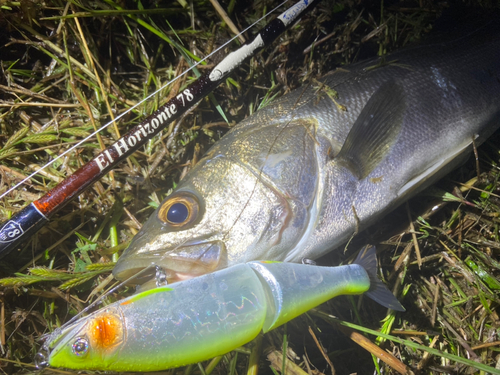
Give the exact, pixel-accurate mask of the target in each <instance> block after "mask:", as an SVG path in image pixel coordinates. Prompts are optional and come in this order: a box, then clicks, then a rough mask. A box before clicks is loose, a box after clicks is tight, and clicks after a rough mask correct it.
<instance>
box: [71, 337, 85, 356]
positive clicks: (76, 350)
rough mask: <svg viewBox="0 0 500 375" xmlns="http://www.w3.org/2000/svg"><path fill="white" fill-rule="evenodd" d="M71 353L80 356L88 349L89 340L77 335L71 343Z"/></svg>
mask: <svg viewBox="0 0 500 375" xmlns="http://www.w3.org/2000/svg"><path fill="white" fill-rule="evenodd" d="M72 348H73V354H74V355H76V356H78V357H82V356H84V355H85V354H87V352H88V351H89V342H88V340H87V339H84V338H83V337H78V338H77V339H76V340H75V342H74V343H73V346H72Z"/></svg>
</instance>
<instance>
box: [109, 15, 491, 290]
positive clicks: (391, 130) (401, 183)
mask: <svg viewBox="0 0 500 375" xmlns="http://www.w3.org/2000/svg"><path fill="white" fill-rule="evenodd" d="M448 39H449V38H448ZM318 81H319V82H316V81H314V80H313V81H312V82H310V83H308V84H307V85H305V86H304V87H302V88H299V89H297V90H296V91H294V92H292V93H290V94H288V95H286V96H284V97H282V98H281V99H278V100H275V101H274V102H272V103H271V104H269V105H268V106H267V107H265V108H264V109H262V110H260V111H259V112H257V113H256V114H255V115H253V116H251V117H249V118H247V119H246V120H244V121H242V122H241V123H240V124H238V125H237V126H236V127H234V128H233V129H232V130H231V131H230V132H229V133H228V134H226V135H225V136H224V137H223V138H222V139H221V140H220V141H218V142H217V143H216V144H215V145H214V146H213V147H212V148H211V150H209V152H208V153H207V155H206V156H205V157H204V158H203V159H202V160H201V161H200V162H199V163H198V164H197V165H196V166H195V167H194V168H193V169H192V170H191V171H190V173H188V175H187V176H186V177H185V178H184V179H183V180H182V181H181V182H180V183H179V185H178V187H177V189H176V190H175V191H174V193H173V196H182V195H183V194H192V195H194V196H195V197H196V199H197V203H196V204H197V205H199V207H201V209H200V210H199V215H198V217H196V218H193V219H192V220H191V221H189V222H188V221H186V222H185V223H175V224H172V223H168V222H166V221H165V220H162V219H163V218H162V217H161V215H160V216H159V214H158V212H159V211H156V212H155V213H153V214H152V215H151V217H150V218H149V220H148V221H147V222H146V224H145V225H144V226H143V228H142V229H141V231H140V233H139V234H138V235H137V236H136V237H135V238H134V239H133V241H132V243H131V245H130V246H129V248H128V249H127V250H126V251H125V252H124V254H123V255H122V256H121V258H120V260H119V262H118V264H117V266H116V268H115V270H114V275H115V277H117V278H118V279H121V280H124V279H127V278H128V277H130V276H131V275H133V274H134V273H135V272H137V271H138V270H140V269H142V268H144V267H148V266H150V265H151V264H155V265H158V266H161V267H163V268H165V269H166V270H167V275H168V277H167V278H168V279H169V281H176V280H178V279H182V278H189V277H193V276H197V275H200V274H203V273H206V272H211V271H213V270H216V269H221V268H224V267H227V266H230V265H233V264H237V263H242V262H247V261H251V260H256V259H268V260H284V261H291V262H299V261H300V260H301V259H303V258H309V259H316V258H318V257H320V256H322V255H324V254H325V253H327V252H328V251H331V250H332V249H334V248H335V247H338V246H340V245H341V244H342V243H344V242H345V241H346V240H348V239H349V238H350V237H351V236H352V235H353V234H354V233H355V232H357V231H358V230H359V229H363V228H366V227H367V226H368V225H370V224H372V223H373V222H374V221H376V220H377V219H379V218H380V217H381V216H382V215H384V214H385V213H387V212H388V211H389V210H391V209H393V208H394V207H395V206H397V205H398V204H400V203H401V202H402V201H404V200H405V199H408V198H409V197H411V196H412V195H414V194H416V193H417V192H418V191H420V190H422V189H423V188H425V187H427V186H429V185H430V184H431V183H432V182H434V181H436V180H437V179H438V178H440V177H442V176H443V175H444V174H446V173H447V172H449V171H451V170H452V169H453V168H455V167H456V166H458V165H459V164H460V163H462V162H463V161H464V160H465V158H466V157H467V156H468V155H470V151H471V150H472V143H473V140H474V141H475V144H476V145H479V144H480V143H481V142H483V141H484V140H485V139H486V138H487V137H488V136H489V135H491V133H492V132H493V131H494V130H495V129H497V128H498V126H499V124H500V122H499V118H500V116H499V113H500V38H499V32H498V26H496V25H492V24H490V25H487V26H485V27H482V28H481V29H478V30H476V31H475V32H472V33H470V34H468V35H467V36H466V37H461V38H455V40H452V41H449V40H448V41H446V42H442V43H433V44H422V45H420V46H417V47H414V48H411V49H406V50H402V51H399V52H396V53H394V54H391V55H388V56H385V57H384V58H377V59H372V60H369V61H365V62H361V63H358V64H354V65H351V66H346V67H342V68H339V69H337V70H335V71H333V72H332V73H329V74H327V75H326V76H324V77H323V78H322V79H320V80H318ZM322 84H323V85H324V87H322ZM333 95H336V98H332V96H333ZM344 109H345V110H344ZM171 199H174V198H171V197H167V198H166V199H165V201H164V202H162V205H161V206H165V205H167V207H168V205H169V204H170V203H169V202H171ZM199 259H203V260H204V261H203V262H199V261H198V260H199Z"/></svg>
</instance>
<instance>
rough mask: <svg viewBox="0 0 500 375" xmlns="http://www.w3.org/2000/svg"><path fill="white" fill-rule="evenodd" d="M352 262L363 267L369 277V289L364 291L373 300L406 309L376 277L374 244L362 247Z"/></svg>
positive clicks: (399, 309)
mask: <svg viewBox="0 0 500 375" xmlns="http://www.w3.org/2000/svg"><path fill="white" fill-rule="evenodd" d="M353 264H358V265H360V266H361V267H363V268H364V269H365V271H366V273H367V274H368V277H369V278H370V289H369V290H368V291H367V292H366V293H365V294H366V295H367V296H368V297H370V298H371V299H372V300H374V301H375V302H378V303H380V304H381V305H382V306H385V307H388V308H390V309H393V310H396V311H406V309H405V308H404V307H403V305H401V303H399V301H398V300H397V298H396V297H394V295H393V294H392V293H391V291H390V290H389V289H387V287H386V286H385V284H384V283H383V282H382V280H380V279H379V278H378V277H377V253H376V251H375V246H366V247H365V248H364V249H362V250H361V251H360V253H359V255H358V257H357V258H356V260H355V261H354V263H353Z"/></svg>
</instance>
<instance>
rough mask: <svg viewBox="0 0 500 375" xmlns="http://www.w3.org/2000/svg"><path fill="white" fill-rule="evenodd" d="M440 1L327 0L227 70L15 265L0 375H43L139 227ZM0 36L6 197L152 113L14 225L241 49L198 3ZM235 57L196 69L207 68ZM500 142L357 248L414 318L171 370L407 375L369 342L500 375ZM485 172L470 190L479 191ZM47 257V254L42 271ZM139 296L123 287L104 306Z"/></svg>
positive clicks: (29, 194) (41, 7)
mask: <svg viewBox="0 0 500 375" xmlns="http://www.w3.org/2000/svg"><path fill="white" fill-rule="evenodd" d="M221 5H222V6H223V8H225V9H229V8H233V9H234V10H233V11H232V12H230V13H229V16H230V18H231V19H232V20H233V21H234V22H235V24H236V26H237V27H238V28H239V29H243V28H245V27H246V26H248V25H249V24H251V23H252V22H254V21H255V20H257V19H258V18H259V17H261V16H262V15H263V14H265V13H266V11H269V10H270V9H272V8H273V7H274V6H276V5H277V2H271V1H269V2H265V1H255V2H253V3H252V4H251V5H246V2H235V1H231V2H228V3H222V4H221ZM480 5H481V6H487V5H488V4H487V3H484V4H480ZM441 6H443V5H442V4H432V3H428V2H426V1H423V2H417V1H415V2H413V1H410V2H406V3H405V5H404V7H403V6H402V5H400V4H399V3H391V4H384V3H379V2H377V3H371V5H367V4H364V8H363V7H362V6H361V5H355V4H354V3H353V2H349V1H340V2H335V3H332V2H329V1H326V0H324V1H323V2H322V3H320V4H319V5H318V7H317V8H316V9H315V10H314V12H313V13H312V14H311V15H309V16H306V17H304V18H303V19H302V21H301V22H300V23H298V24H297V25H295V26H293V27H292V28H291V29H290V30H289V31H287V33H286V34H285V36H283V37H282V38H280V39H279V41H278V42H276V43H275V44H274V45H273V46H272V47H271V48H269V49H267V50H266V51H264V52H263V53H262V54H260V55H258V56H256V57H254V58H253V59H252V60H251V61H250V62H249V63H248V64H246V65H245V66H244V67H243V68H242V69H240V70H239V71H238V72H236V73H235V74H233V75H232V76H231V79H228V80H227V81H226V83H225V84H223V85H221V86H220V87H219V88H218V89H217V90H216V91H215V92H214V95H213V98H212V99H211V100H209V99H206V100H203V101H201V102H200V103H199V104H198V105H197V106H196V108H195V109H194V110H193V111H192V112H190V113H189V114H188V115H187V116H185V117H184V118H183V119H182V120H180V121H179V122H177V123H176V124H175V126H172V127H171V128H169V129H167V130H165V131H164V132H163V133H162V134H161V135H159V136H158V137H156V138H155V139H154V140H152V141H151V142H150V143H149V144H148V145H147V147H144V148H143V149H141V150H140V151H137V152H136V153H134V154H133V156H131V157H130V158H129V159H128V160H127V161H126V162H123V163H122V164H120V165H119V166H118V167H117V168H115V169H114V171H113V172H112V173H110V174H108V175H107V176H104V177H103V178H102V179H101V181H100V182H98V183H96V184H95V185H94V186H93V187H92V188H91V189H89V190H88V191H87V192H86V193H84V194H82V195H81V196H80V197H78V198H77V199H76V200H74V201H73V202H71V203H70V204H68V205H67V206H66V207H65V208H64V209H62V210H61V211H60V212H59V213H58V214H57V215H56V217H55V218H54V219H53V220H52V221H51V222H50V224H48V225H46V226H45V227H44V228H43V229H42V230H41V231H40V232H39V233H38V234H37V235H35V236H33V238H32V239H31V240H30V241H29V242H28V243H26V244H24V249H23V251H22V252H21V253H20V254H19V256H18V257H16V261H15V262H13V264H7V263H6V262H2V263H1V264H0V268H2V275H3V276H5V277H6V278H4V279H3V285H4V287H3V288H2V289H1V291H0V309H1V311H0V313H1V320H2V321H1V327H0V328H1V331H0V340H1V357H2V359H0V370H1V371H3V372H4V373H7V374H11V373H29V372H32V371H33V366H32V364H33V358H34V355H35V353H36V350H37V341H36V340H37V339H39V338H40V337H41V336H42V335H43V334H44V333H47V332H50V331H52V330H53V329H54V328H55V327H57V326H59V325H61V324H62V323H63V322H64V321H67V320H69V318H71V316H73V315H74V314H75V313H76V312H78V311H81V310H82V309H83V308H84V307H85V306H86V305H87V304H89V303H90V302H92V301H93V300H95V299H96V298H98V297H99V296H101V295H102V294H104V293H106V291H107V290H108V289H109V288H110V287H111V286H112V285H114V281H113V279H112V278H111V277H110V276H109V270H110V268H111V267H112V264H113V262H114V261H116V260H117V257H118V255H119V254H120V252H121V251H122V250H123V249H124V248H125V247H126V245H127V243H128V241H130V239H131V238H132V237H133V235H135V234H136V233H137V232H138V230H139V228H140V225H141V223H143V222H144V221H145V220H146V219H147V217H148V216H149V215H150V213H151V212H152V210H153V208H154V207H155V205H157V204H158V203H159V202H160V201H161V200H162V199H163V197H164V196H165V195H166V194H168V193H169V191H171V189H172V188H173V187H174V186H175V184H176V183H177V182H178V181H179V179H180V178H181V177H182V176H183V175H184V174H185V173H186V172H187V171H188V170H189V169H190V167H191V166H192V165H193V164H194V163H195V162H196V160H198V159H199V158H200V157H201V155H202V154H203V152H205V151H206V150H207V149H208V148H209V147H210V145H211V144H213V143H214V142H215V141H217V140H218V139H219V138H220V137H221V136H222V135H223V133H224V132H225V131H226V130H227V129H228V128H230V127H231V126H233V125H234V124H236V123H238V122H239V121H240V120H242V119H244V118H245V117H247V116H248V115H249V114H251V113H252V112H255V111H256V110H257V108H259V106H261V105H262V104H265V103H266V102H267V101H269V100H271V99H272V98H274V97H275V95H282V94H284V93H286V92H288V91H290V90H292V89H293V88H296V87H298V86H300V85H301V84H302V83H303V82H304V81H309V80H311V79H314V78H316V77H318V76H320V75H322V74H324V73H326V72H327V71H328V70H330V68H331V67H333V66H339V65H341V64H344V63H350V62H352V61H355V60H360V59H363V58H366V57H370V56H374V55H376V54H377V53H379V54H380V53H387V52H390V51H392V50H394V49H398V48H401V47H403V46H405V45H407V44H411V43H414V42H416V41H418V40H419V38H421V36H422V35H423V34H425V33H426V32H427V31H429V30H430V28H431V25H432V23H433V21H434V20H435V19H436V18H437V17H438V16H439V14H440V12H441V11H442V8H441ZM476 6H478V5H477V4H476ZM275 14H276V13H275ZM269 19H270V18H269V17H268V18H267V20H269ZM261 26H262V25H261ZM0 28H1V32H0V56H1V64H2V75H1V78H0V129H1V131H0V146H1V149H0V175H1V185H0V192H3V191H6V190H7V188H8V187H9V186H12V185H13V184H15V183H16V182H17V181H20V180H21V179H23V178H24V177H25V176H27V175H29V174H30V173H31V172H34V171H36V170H37V169H38V168H39V167H40V166H41V165H44V164H45V163H47V162H48V161H49V160H51V159H52V158H53V157H54V156H56V155H58V154H60V153H62V152H63V151H64V150H66V149H68V148H69V147H71V146H72V145H73V144H74V143H76V142H78V141H79V140H81V139H82V138H84V137H86V136H87V135H88V134H90V132H92V131H93V130H94V129H96V128H99V127H100V126H102V125H103V124H105V123H108V122H110V121H113V120H114V118H115V117H116V116H117V115H118V114H120V113H122V112H123V111H125V110H126V109H128V108H130V107H131V106H133V105H135V104H136V103H139V102H140V103H141V104H140V105H139V106H138V107H137V108H135V109H134V110H133V111H132V112H131V113H129V114H128V115H126V116H125V117H122V118H121V119H120V120H118V121H116V123H113V125H112V126H110V127H109V128H107V129H106V130H104V131H103V132H102V133H101V134H100V136H99V137H97V138H92V139H91V140H89V141H87V142H85V144H84V145H83V147H79V148H78V150H77V151H76V152H74V153H72V154H70V155H68V156H67V157H65V158H63V159H61V160H60V161H58V162H56V163H54V164H53V165H52V166H51V167H49V168H47V169H46V170H44V171H43V172H40V173H39V174H37V175H36V176H35V177H34V178H31V179H30V180H29V181H28V182H27V183H26V184H24V185H23V186H22V187H21V188H19V189H17V190H16V191H15V192H14V193H12V194H9V195H8V196H7V197H5V198H3V199H2V202H1V205H0V219H1V221H2V222H3V221H4V220H7V219H8V218H9V217H10V216H11V215H12V213H14V212H16V211H18V210H19V209H20V208H22V207H24V206H25V205H26V204H28V203H29V202H31V201H33V200H35V199H37V198H38V197H39V196H40V195H42V194H43V193H44V192H46V191H47V190H48V189H50V188H52V187H54V186H55V185H56V184H57V183H58V182H59V181H61V179H63V178H64V177H66V176H68V175H70V174H71V173H72V172H73V171H75V170H76V169H77V168H78V167H80V166H81V165H83V164H84V163H86V162H87V161H88V160H90V159H91V158H92V157H93V156H95V154H96V153H97V152H98V151H99V150H101V149H102V148H103V147H106V146H108V145H110V144H111V143H113V141H114V140H115V139H116V138H117V137H119V135H120V134H124V133H125V132H126V131H127V129H130V128H131V127H133V126H134V125H136V124H137V123H138V122H139V121H140V119H141V118H143V117H145V116H147V115H148V114H150V113H152V112H153V111H154V110H155V109H156V108H158V107H159V106H160V105H161V104H163V103H165V102H166V101H167V100H168V99H169V98H170V97H171V96H172V95H175V94H176V92H177V91H178V90H182V89H183V88H184V87H185V86H186V85H187V84H188V83H189V82H191V81H193V80H194V79H195V74H194V73H192V72H190V73H189V74H188V75H186V76H184V77H183V78H182V79H180V80H179V81H176V82H175V83H174V84H173V85H172V86H171V87H167V88H164V89H162V90H161V91H160V92H159V93H158V94H157V95H155V96H154V98H153V99H151V100H148V101H146V102H142V100H143V99H144V98H145V97H146V96H148V95H149V94H150V93H152V92H153V91H155V90H156V89H158V88H161V87H162V86H163V85H164V84H165V83H166V82H167V81H169V80H171V79H172V78H174V77H175V76H177V75H179V74H180V73H181V72H182V71H184V70H186V69H187V68H188V67H189V66H190V64H191V63H192V61H194V60H198V59H199V58H200V57H202V56H205V55H207V54H208V53H209V52H210V51H212V50H214V49H215V48H216V47H217V46H219V45H221V44H222V43H224V42H225V41H226V40H228V39H229V38H230V37H232V36H233V34H232V33H231V32H230V31H229V29H228V26H227V25H226V24H225V23H224V22H222V21H221V19H220V18H219V15H218V14H217V13H216V12H215V10H214V8H213V6H212V5H211V3H210V2H208V1H204V0H197V1H194V2H193V3H192V8H191V6H190V3H188V2H184V1H178V2H169V3H166V2H161V3H156V2H149V3H141V2H119V3H118V2H114V1H112V0H107V1H100V0H97V1H93V2H87V1H81V2H64V1H56V0H46V1H44V2H42V1H39V0H32V1H23V2H14V1H12V2H10V1H5V0H3V1H1V2H0ZM245 37H246V39H247V40H248V39H250V37H251V35H245ZM237 44H238V42H236V43H235V45H233V46H232V47H230V48H231V49H234V48H236V47H237ZM226 50H227V48H226ZM226 50H224V52H223V53H227V51H226ZM223 53H218V54H216V55H215V56H214V57H213V58H211V59H210V60H209V61H208V62H207V64H206V65H201V66H199V67H198V69H199V70H200V71H202V72H203V71H204V70H206V69H207V68H210V67H211V66H213V64H214V63H216V62H218V61H219V60H220V59H222V54H223ZM216 106H218V107H219V108H220V110H221V111H223V113H224V115H225V116H226V117H227V119H228V121H225V120H223V117H221V115H220V114H219V112H218V110H217V109H216ZM498 140H499V139H498V135H495V136H494V137H493V138H492V139H490V140H489V141H488V142H486V144H485V145H483V146H482V147H481V148H480V149H479V150H478V152H479V159H478V160H479V171H480V173H479V176H478V173H477V171H476V164H475V163H474V161H471V162H469V163H468V164H467V165H466V166H464V167H463V168H461V169H460V170H458V171H456V172H454V173H453V174H451V175H450V176H448V177H447V178H446V179H444V180H443V181H441V182H440V183H439V184H438V186H437V187H435V188H434V189H432V190H431V189H429V190H427V191H426V193H425V194H421V195H420V196H418V197H416V198H414V199H412V200H411V201H410V203H409V204H408V205H407V206H405V205H404V206H402V207H400V208H399V209H398V210H396V211H395V212H393V213H392V214H391V215H389V216H388V217H387V218H386V219H384V221H383V222H381V223H379V224H378V225H376V226H374V227H372V228H370V229H369V230H367V231H365V232H364V233H362V234H361V235H360V236H359V237H358V238H357V239H356V240H355V241H354V242H353V243H352V244H351V245H350V249H352V250H354V249H356V248H357V247H358V246H360V245H362V244H363V243H365V242H370V243H375V244H378V245H377V248H378V250H379V252H380V253H381V269H382V270H383V275H384V277H385V279H386V281H387V283H388V284H389V285H393V286H395V288H396V289H395V290H396V294H397V295H398V296H399V298H400V299H401V301H402V302H403V304H404V305H405V306H406V308H407V310H408V311H407V312H406V313H404V314H399V313H398V314H393V313H389V314H387V312H386V311H384V309H383V308H381V307H380V306H378V305H376V304H375V303H372V302H371V301H368V300H367V299H358V298H355V299H352V298H347V297H340V298H337V299H335V300H333V301H330V302H328V303H326V304H324V305H323V306H321V307H320V308H319V309H317V310H314V311H313V312H311V313H308V314H305V315H304V316H302V317H300V318H298V319H295V320H294V321H292V322H290V323H288V324H287V325H286V326H285V327H282V328H279V329H277V330H275V331H272V332H270V333H269V334H267V335H265V336H263V337H259V338H258V339H257V340H255V341H254V342H253V343H251V344H249V345H247V346H245V347H243V348H241V349H239V350H237V351H235V352H233V353H230V354H228V355H225V356H222V357H218V358H216V359H214V360H212V361H208V362H206V363H203V364H195V365H192V366H188V367H187V368H186V369H178V370H170V371H166V373H169V374H173V373H177V374H179V373H184V374H190V373H193V374H199V373H201V374H203V373H205V374H210V373H230V374H236V373H239V374H241V373H248V374H250V373H255V372H252V371H255V369H256V368H258V369H259V371H260V372H261V373H267V374H270V373H281V372H283V370H284V369H285V372H286V373H287V374H289V373H290V374H291V373H293V374H302V373H309V374H320V373H324V374H330V373H333V370H332V366H333V367H334V368H335V373H337V374H348V373H355V372H357V373H358V374H366V373H373V371H374V369H379V371H380V372H381V373H384V374H392V373H394V374H395V373H397V370H394V369H393V367H389V366H388V365H386V364H385V363H383V362H380V361H378V360H375V359H373V357H372V356H371V355H370V354H369V352H368V351H367V350H370V351H371V352H374V353H377V351H376V349H375V348H374V347H373V345H372V344H373V343H374V342H377V345H379V346H380V347H381V348H382V350H384V351H386V352H390V353H392V354H393V355H394V359H390V361H392V362H391V364H392V366H395V368H397V369H399V371H413V372H415V373H418V372H420V373H425V374H440V373H451V374H454V373H461V374H462V373H481V374H486V373H495V371H496V373H500V370H498V369H497V370H494V368H495V366H497V367H498V363H499V359H500V345H499V344H500V343H499V341H500V337H499V335H500V331H499V327H500V326H499V321H500V319H499V317H498V306H499V290H500V286H499V283H498V276H499V271H500V261H499V256H498V254H499V249H500V238H499V231H498V229H499V228H498V226H499V215H500V214H499V212H500V210H499V204H500V201H499V195H500V193H499V191H500V187H499V185H498V179H499V173H500V171H499V168H498V165H499V159H500V157H499V149H498V146H497V145H498V144H499V143H498ZM474 177H477V178H476V181H475V182H474V184H473V185H469V184H467V182H468V181H469V180H471V179H472V178H474ZM464 184H465V186H464ZM445 192H447V193H448V195H445ZM451 193H452V194H451ZM432 207H439V209H436V210H429V209H430V208H432ZM408 215H410V217H411V219H412V220H411V221H412V223H413V224H412V225H413V227H411V226H410V224H409V223H410V220H409V219H408ZM416 248H418V249H419V253H420V258H421V262H420V265H419V262H418V261H417V255H416V254H415V251H414V249H416ZM35 249H42V250H43V251H42V253H41V255H40V256H38V257H36V258H34V257H33V255H32V254H33V253H34V250H35ZM350 253H351V252H350ZM350 253H349V254H350ZM346 259H347V255H344V254H342V253H341V252H334V253H332V254H331V256H329V257H326V258H325V259H323V260H321V262H322V264H329V265H336V264H339V263H340V262H341V261H346ZM12 272H17V274H16V275H14V276H13V275H12ZM127 293H129V291H127V290H119V291H116V292H113V293H112V294H110V295H109V296H108V297H107V299H106V301H107V303H109V302H112V301H114V300H117V299H119V298H120V297H121V296H122V295H125V294H127ZM332 316H334V317H335V318H332ZM353 330H354V331H353ZM358 330H359V331H361V332H364V334H365V336H363V335H359V334H356V331H358ZM376 331H379V332H380V333H378V334H377V333H376ZM375 336H378V338H377V337H375ZM366 339H368V340H366ZM353 340H355V342H358V343H360V344H362V345H363V348H362V347H361V346H358V345H357V344H355V343H354V341H353ZM283 353H285V355H283ZM382 354H383V353H382ZM377 355H378V356H381V354H380V353H378V354H377ZM403 363H404V364H403ZM487 366H488V367H487ZM492 368H493V369H492ZM45 371H47V372H58V371H56V370H53V369H52V370H45ZM65 373H66V372H65ZM408 373H410V372H408Z"/></svg>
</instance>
